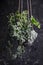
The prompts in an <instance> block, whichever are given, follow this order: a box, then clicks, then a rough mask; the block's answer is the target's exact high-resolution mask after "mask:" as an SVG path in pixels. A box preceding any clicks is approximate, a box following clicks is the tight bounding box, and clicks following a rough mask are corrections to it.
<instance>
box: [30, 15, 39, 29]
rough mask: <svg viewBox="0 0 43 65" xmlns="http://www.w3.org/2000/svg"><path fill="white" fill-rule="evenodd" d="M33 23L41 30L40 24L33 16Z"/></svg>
mask: <svg viewBox="0 0 43 65" xmlns="http://www.w3.org/2000/svg"><path fill="white" fill-rule="evenodd" d="M31 22H32V24H33V25H35V26H37V27H38V28H39V29H40V23H39V22H38V21H37V20H36V19H35V18H34V17H33V16H31Z"/></svg>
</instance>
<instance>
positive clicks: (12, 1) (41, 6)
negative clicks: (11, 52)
mask: <svg viewBox="0 0 43 65" xmlns="http://www.w3.org/2000/svg"><path fill="white" fill-rule="evenodd" d="M18 1H19V0H0V65H4V61H5V62H6V63H8V64H7V65H25V61H24V60H23V61H20V60H19V61H18V60H16V61H14V60H13V61H11V60H9V61H8V60H7V59H6V58H7V57H6V56H7V50H6V48H5V46H6V44H7V39H8V19H7V17H6V16H7V15H8V14H9V13H10V12H15V11H16V10H17V9H18ZM24 9H26V0H24ZM32 12H33V16H34V17H36V19H38V20H39V22H40V23H41V29H40V30H39V29H37V28H35V30H36V31H37V32H38V33H39V35H38V38H37V40H36V41H35V42H34V45H33V46H32V49H33V48H34V49H33V50H32V53H31V56H32V60H34V59H38V61H36V62H35V61H34V62H33V61H32V63H31V62H30V64H29V63H28V62H27V64H26V65H43V0H32ZM27 56H28V55H27ZM1 59H4V60H2V61H1Z"/></svg>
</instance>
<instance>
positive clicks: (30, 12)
mask: <svg viewBox="0 0 43 65" xmlns="http://www.w3.org/2000/svg"><path fill="white" fill-rule="evenodd" d="M31 16H32V4H31V0H30V17H31Z"/></svg>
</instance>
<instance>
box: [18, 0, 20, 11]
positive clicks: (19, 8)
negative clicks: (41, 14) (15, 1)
mask: <svg viewBox="0 0 43 65" xmlns="http://www.w3.org/2000/svg"><path fill="white" fill-rule="evenodd" d="M18 11H19V12H20V0H19V7H18Z"/></svg>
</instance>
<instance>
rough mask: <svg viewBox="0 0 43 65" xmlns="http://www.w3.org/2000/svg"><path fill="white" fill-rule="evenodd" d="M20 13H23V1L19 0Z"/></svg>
mask: <svg viewBox="0 0 43 65" xmlns="http://www.w3.org/2000/svg"><path fill="white" fill-rule="evenodd" d="M18 11H19V12H22V11H23V0H19V7H18Z"/></svg>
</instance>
